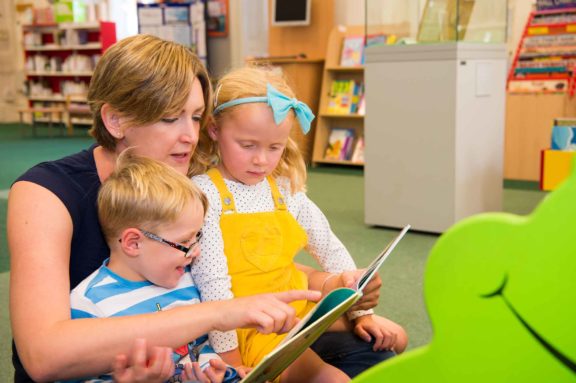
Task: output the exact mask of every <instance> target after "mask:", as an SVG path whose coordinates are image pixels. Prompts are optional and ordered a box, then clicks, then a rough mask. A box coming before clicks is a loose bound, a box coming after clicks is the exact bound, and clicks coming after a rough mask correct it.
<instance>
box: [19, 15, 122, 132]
mask: <svg viewBox="0 0 576 383" xmlns="http://www.w3.org/2000/svg"><path fill="white" fill-rule="evenodd" d="M22 33H23V35H24V36H23V39H22V41H24V42H26V43H28V45H24V46H23V49H24V55H25V62H26V63H27V67H28V68H40V69H45V68H49V69H56V68H58V69H62V68H70V67H73V66H75V67H78V68H79V67H83V68H86V69H90V67H91V65H89V64H90V63H92V62H93V61H94V59H93V55H95V54H98V55H102V54H103V53H104V52H105V50H106V49H107V48H108V47H110V46H111V45H112V44H114V43H115V42H116V26H115V24H114V23H113V22H105V21H102V22H89V23H60V24H32V25H24V26H23V27H22ZM80 42H82V43H80ZM66 43H68V44H69V45H66ZM62 44H64V45H62ZM78 52H82V53H78ZM75 55H78V56H81V57H83V58H82V62H81V64H79V65H75V63H74V62H69V63H68V61H70V60H72V59H71V57H73V56H75ZM60 63H63V64H62V66H61V65H60ZM92 75H93V71H92V70H83V71H77V70H75V71H54V70H32V71H28V72H26V77H27V80H28V83H29V89H30V92H31V93H32V95H30V96H29V97H28V105H29V107H30V108H33V109H34V110H40V109H42V108H50V107H59V108H61V109H62V110H63V113H64V115H65V122H66V125H67V131H68V134H69V135H72V134H73V129H74V125H92V120H91V114H90V110H89V108H88V106H87V104H86V103H87V100H86V94H85V92H86V91H87V89H88V84H89V81H90V78H91V77H92ZM64 94H67V95H68V96H65V95H64ZM79 104H80V105H79ZM38 121H39V120H38Z"/></svg>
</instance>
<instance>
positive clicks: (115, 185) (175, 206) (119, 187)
mask: <svg viewBox="0 0 576 383" xmlns="http://www.w3.org/2000/svg"><path fill="white" fill-rule="evenodd" d="M192 202H198V203H200V204H201V205H202V208H203V209H204V211H203V214H206V211H207V209H208V199H207V198H206V196H205V195H204V193H202V191H201V190H200V189H199V188H198V187H197V186H196V185H194V183H192V181H190V179H189V178H188V177H186V176H185V175H183V174H181V173H179V172H178V171H176V170H175V169H173V168H172V167H170V166H168V165H166V164H164V163H162V162H159V161H156V160H153V159H150V158H147V157H140V156H136V155H134V154H133V153H132V150H130V149H127V150H125V151H124V152H123V153H122V154H121V155H120V156H119V157H118V162H117V166H116V169H115V170H114V172H113V173H112V175H110V177H108V178H107V179H106V181H104V183H103V184H102V187H101V188H100V191H99V193H98V218H99V219H100V225H101V226H102V231H103V233H104V236H105V237H106V239H107V241H108V242H109V243H111V242H110V241H114V240H115V239H116V238H118V236H119V235H120V234H121V233H122V231H123V230H125V229H127V228H129V227H135V228H142V229H147V230H151V231H153V230H154V229H155V228H158V227H159V226H162V225H164V224H169V223H172V222H174V221H176V220H177V219H178V217H179V216H180V215H181V214H182V210H183V209H184V208H185V207H186V206H187V205H188V204H189V203H192Z"/></svg>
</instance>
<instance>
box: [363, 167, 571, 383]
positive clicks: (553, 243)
mask: <svg viewBox="0 0 576 383" xmlns="http://www.w3.org/2000/svg"><path fill="white" fill-rule="evenodd" d="M573 169H576V162H575V164H574V166H573ZM424 293H425V300H426V304H427V308H428V312H429V315H430V319H431V322H432V327H433V329H434V336H433V339H432V341H431V343H430V344H428V345H426V346H423V347H420V348H418V349H415V350H413V351H410V352H406V353H405V354H403V355H401V356H398V357H395V358H393V359H391V360H390V361H387V362H385V363H382V364H380V365H378V366H375V367H373V368H371V369H370V370H368V371H366V372H364V373H363V374H361V375H359V376H358V377H357V378H356V379H354V382H358V383H361V382H390V383H396V382H468V383H471V382H482V383H486V382H522V383H526V382H538V383H544V382H553V383H559V382H576V172H574V173H573V174H572V175H571V176H570V177H569V179H568V180H566V181H565V182H564V183H563V184H562V185H561V186H560V188H558V189H557V190H556V191H554V192H552V193H550V194H549V195H548V196H546V198H545V199H544V200H543V201H542V202H541V203H540V204H539V205H538V207H537V208H536V209H535V210H534V211H533V212H532V214H530V215H528V216H517V215H513V214H505V213H486V214H481V215H477V216H473V217H470V218H468V219H465V220H463V221H461V222H459V223H457V224H455V225H454V226H453V227H452V228H450V229H449V230H448V231H447V232H446V233H444V234H443V235H442V236H441V237H440V238H439V239H438V241H437V243H436V244H435V246H434V248H433V249H432V251H431V253H430V257H429V259H428V263H427V266H426V272H425V286H424Z"/></svg>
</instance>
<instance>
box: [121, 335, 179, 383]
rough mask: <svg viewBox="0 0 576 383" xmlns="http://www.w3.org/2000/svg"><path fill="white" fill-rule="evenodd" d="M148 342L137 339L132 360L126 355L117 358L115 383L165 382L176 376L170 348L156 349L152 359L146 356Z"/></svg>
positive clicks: (153, 351)
mask: <svg viewBox="0 0 576 383" xmlns="http://www.w3.org/2000/svg"><path fill="white" fill-rule="evenodd" d="M146 353H147V351H146V340H145V339H141V338H139V339H136V340H135V341H134V348H133V350H132V355H131V357H130V360H129V358H128V356H126V355H125V354H120V355H117V356H116V359H115V360H114V363H113V367H112V370H113V375H114V381H115V382H117V383H137V382H138V383H155V382H165V381H166V380H168V379H169V378H170V377H172V375H173V374H174V361H173V360H172V349H171V348H170V347H154V348H153V350H152V355H150V358H148V356H147V355H146Z"/></svg>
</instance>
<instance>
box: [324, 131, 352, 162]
mask: <svg viewBox="0 0 576 383" xmlns="http://www.w3.org/2000/svg"><path fill="white" fill-rule="evenodd" d="M353 141H354V129H351V128H332V130H331V131H330V135H329V136H328V144H327V146H326V152H325V153H324V159H326V160H348V159H350V155H351V153H352V143H353Z"/></svg>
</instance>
